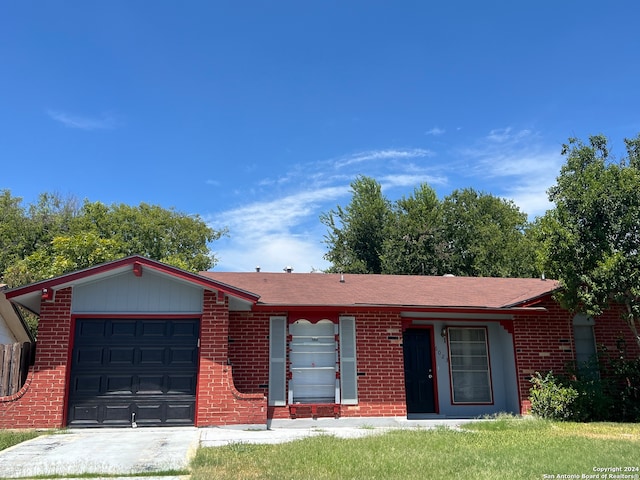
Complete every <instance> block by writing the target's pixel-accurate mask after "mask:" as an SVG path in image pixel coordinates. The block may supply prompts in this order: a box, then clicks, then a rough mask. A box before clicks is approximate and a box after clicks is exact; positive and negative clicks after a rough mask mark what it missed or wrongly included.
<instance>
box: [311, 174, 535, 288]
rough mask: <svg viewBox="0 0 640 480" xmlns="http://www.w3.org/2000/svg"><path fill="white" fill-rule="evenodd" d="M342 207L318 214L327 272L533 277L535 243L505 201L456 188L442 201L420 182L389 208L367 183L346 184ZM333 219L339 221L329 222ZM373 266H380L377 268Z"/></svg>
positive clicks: (360, 180)
mask: <svg viewBox="0 0 640 480" xmlns="http://www.w3.org/2000/svg"><path fill="white" fill-rule="evenodd" d="M352 192H353V197H352V201H351V203H350V204H349V206H347V207H346V208H345V209H342V208H341V207H337V210H335V211H332V212H330V213H328V214H324V215H323V216H322V217H321V219H322V222H323V223H324V224H325V225H327V226H328V227H329V234H328V235H327V236H326V237H325V243H326V244H327V245H328V247H329V251H328V253H327V254H326V255H325V258H326V259H327V260H329V261H330V262H332V267H331V269H330V270H331V271H342V272H350V273H380V272H382V273H390V274H414V275H444V274H454V275H461V276H494V277H497V276H503V277H507V276H511V277H531V276H537V274H538V272H537V270H536V264H535V251H536V250H535V248H534V245H535V238H534V237H533V236H532V235H530V234H529V223H528V221H527V217H526V214H524V213H522V212H520V210H519V209H518V207H517V206H516V205H515V204H514V203H513V202H511V201H506V200H503V199H500V198H498V197H495V196H493V195H489V194H486V193H480V192H477V191H475V190H473V189H471V188H467V189H464V190H456V191H454V192H453V193H452V194H451V195H449V196H448V197H446V198H445V199H444V200H443V201H440V200H438V198H437V196H436V193H435V191H434V190H433V189H432V188H431V187H429V186H428V185H426V184H423V185H421V186H419V187H418V188H416V189H415V190H414V192H413V194H412V195H411V196H409V197H408V198H405V197H403V198H401V199H400V200H398V201H397V202H395V203H394V204H393V205H392V206H389V205H390V202H389V201H388V200H387V199H386V198H385V197H384V196H382V194H381V188H380V185H379V184H378V183H377V182H376V181H375V180H373V179H370V178H366V177H360V178H358V179H357V180H356V181H355V182H354V183H353V184H352ZM336 218H338V219H339V220H340V223H336ZM378 266H380V269H378Z"/></svg>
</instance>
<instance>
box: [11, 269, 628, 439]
mask: <svg viewBox="0 0 640 480" xmlns="http://www.w3.org/2000/svg"><path fill="white" fill-rule="evenodd" d="M557 288H558V283H557V282H555V281H551V280H540V279H505V278H468V277H422V276H391V275H339V274H320V273H309V274H299V273H260V272H251V273H225V272H203V273H202V274H200V275H195V274H192V273H188V272H185V271H182V270H179V269H177V268H174V267H171V266H168V265H164V264H162V263H158V262H155V261H152V260H149V259H146V258H143V257H137V256H134V257H128V258H125V259H122V260H119V261H115V262H111V263H107V264H103V265H99V266H96V267H93V268H89V269H86V270H82V271H79V272H74V273H71V274H67V275H63V276H60V277H57V278H53V279H49V280H45V281H42V282H38V283H34V284H32V285H27V286H24V287H20V288H16V289H13V290H10V291H8V292H7V298H9V299H10V300H11V301H12V302H14V303H16V304H20V305H22V306H24V307H25V308H27V309H29V310H31V311H33V312H34V313H36V314H38V315H39V316H40V323H39V333H38V348H37V354H36V363H35V366H34V367H33V369H32V371H31V373H30V376H29V379H28V380H27V383H26V384H25V386H24V387H23V388H22V390H21V391H20V392H18V393H17V394H16V395H14V396H12V397H11V398H0V426H5V427H6V426H12V427H43V428H47V427H62V426H65V425H70V426H131V425H133V424H135V425H138V426H143V425H193V424H195V425H197V426H209V425H222V424H265V423H266V422H267V420H268V419H269V418H289V417H294V418H295V417H300V416H327V415H331V416H336V417H367V416H397V417H405V416H408V417H409V418H412V417H413V418H416V417H425V416H427V417H428V416H435V417H438V416H442V417H444V416H446V417H472V416H478V415H484V414H492V413H498V412H512V413H525V412H526V411H527V410H528V408H529V404H528V393H529V388H530V383H529V378H530V376H531V375H532V374H533V373H534V372H535V371H548V370H551V369H553V370H554V371H560V370H562V369H563V368H564V366H565V365H566V364H567V363H568V362H571V361H574V360H575V359H576V357H578V358H583V357H585V356H587V357H588V355H590V354H591V353H593V352H594V351H595V345H596V342H597V343H602V344H605V345H606V346H608V348H610V349H615V348H616V345H617V342H619V341H620V338H625V339H626V340H627V345H628V346H629V347H631V348H633V347H634V345H635V344H634V342H633V339H632V338H631V336H630V332H629V331H628V330H629V329H628V327H627V326H626V325H625V324H624V322H623V321H622V320H621V319H620V317H619V315H618V312H615V311H610V312H607V313H606V314H605V315H603V316H602V317H600V318H598V319H597V320H596V321H595V322H594V321H593V319H590V318H587V317H583V316H575V318H574V316H573V315H572V314H570V313H569V312H567V311H564V310H562V309H561V308H560V307H559V306H558V305H557V303H556V302H555V301H554V300H553V299H552V293H553V292H554V291H555V290H556V289H557Z"/></svg>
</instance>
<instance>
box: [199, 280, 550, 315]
mask: <svg viewBox="0 0 640 480" xmlns="http://www.w3.org/2000/svg"><path fill="white" fill-rule="evenodd" d="M202 275H203V276H206V277H208V278H211V279H213V280H216V281H219V282H224V283H227V284H230V285H234V286H236V287H238V288H241V289H243V290H247V291H250V292H254V293H256V294H258V295H260V300H259V302H258V304H259V305H283V306H285V305H286V306H313V305H326V306H331V305H334V306H366V305H379V306H419V307H451V308H455V307H459V308H488V309H505V308H517V307H527V306H529V305H530V304H532V303H535V301H536V300H537V299H539V298H540V297H543V296H546V295H548V294H550V293H551V292H553V291H554V290H556V289H558V288H559V287H560V285H559V283H558V282H557V281H555V280H543V279H538V278H493V277H453V276H443V277H428V276H417V275H372V274H370V275H356V274H326V273H268V272H265V273H262V272H244V273H234V272H202ZM342 280H343V281H342Z"/></svg>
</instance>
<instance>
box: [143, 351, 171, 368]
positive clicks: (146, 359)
mask: <svg viewBox="0 0 640 480" xmlns="http://www.w3.org/2000/svg"><path fill="white" fill-rule="evenodd" d="M166 351H167V348H165V347H141V348H140V359H139V362H140V365H143V366H154V367H155V366H160V365H165V364H166V363H167V357H166Z"/></svg>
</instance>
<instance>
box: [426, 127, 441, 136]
mask: <svg viewBox="0 0 640 480" xmlns="http://www.w3.org/2000/svg"><path fill="white" fill-rule="evenodd" d="M445 133H446V130H445V129H444V128H439V127H433V128H432V129H431V130H427V131H426V132H424V134H425V135H432V136H434V137H439V136H440V135H444V134H445Z"/></svg>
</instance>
